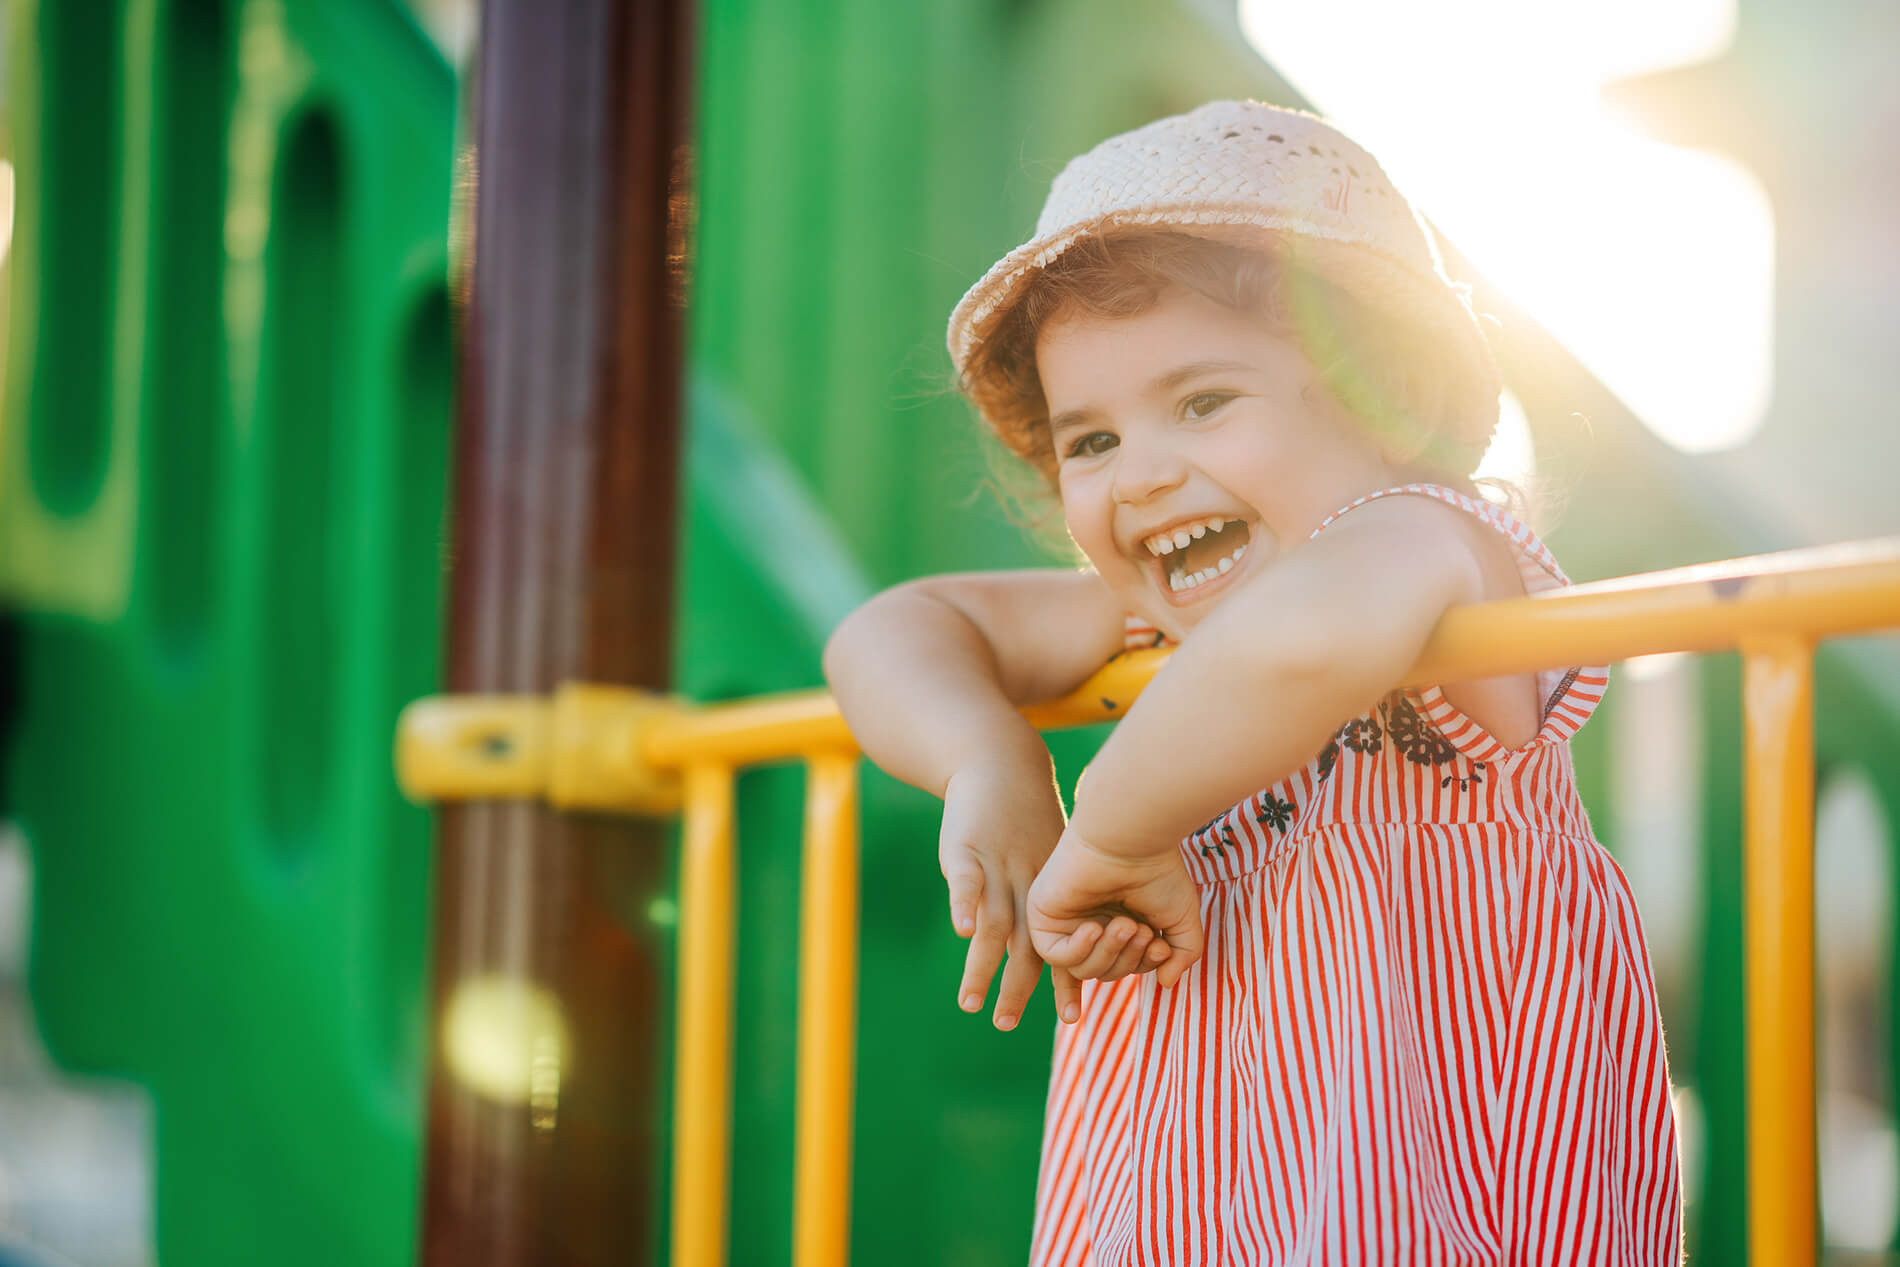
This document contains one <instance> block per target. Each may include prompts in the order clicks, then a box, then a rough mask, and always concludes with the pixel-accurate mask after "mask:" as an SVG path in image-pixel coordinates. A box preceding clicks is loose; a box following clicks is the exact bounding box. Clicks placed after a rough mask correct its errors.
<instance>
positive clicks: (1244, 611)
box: [1071, 589, 1410, 857]
mask: <svg viewBox="0 0 1900 1267" xmlns="http://www.w3.org/2000/svg"><path fill="white" fill-rule="evenodd" d="M1275 610H1276V604H1275V603H1274V602H1273V601H1272V594H1271V590H1270V589H1262V590H1261V591H1259V592H1257V593H1256V594H1254V595H1248V594H1236V595H1234V596H1233V598H1232V599H1230V600H1229V602H1228V605H1227V606H1226V607H1225V608H1224V609H1223V610H1222V611H1220V612H1218V613H1216V615H1215V617H1212V618H1210V619H1209V620H1207V621H1206V622H1204V623H1203V625H1202V626H1201V628H1200V629H1198V630H1197V631H1196V632H1195V635H1194V637H1193V638H1191V639H1189V640H1188V641H1187V642H1186V643H1185V644H1184V645H1183V646H1182V647H1181V649H1180V650H1179V651H1177V652H1175V654H1174V656H1173V657H1172V658H1171V659H1170V660H1169V662H1168V664H1167V666H1166V667H1165V668H1163V669H1162V670H1161V672H1160V673H1158V674H1157V675H1156V676H1155V679H1154V681H1153V682H1152V683H1151V684H1150V685H1149V687H1148V689H1147V690H1146V691H1145V692H1143V694H1142V696H1141V698H1140V699H1139V700H1137V701H1136V702H1135V704H1134V706H1133V707H1132V708H1130V709H1129V711H1128V715H1127V716H1126V717H1124V718H1123V719H1122V721H1121V723H1120V725H1119V726H1117V727H1116V729H1115V732H1114V734H1112V735H1111V736H1110V737H1109V739H1108V742H1107V743H1105V744H1104V745H1103V746H1102V750H1101V752H1100V753H1099V754H1097V756H1096V758H1095V760H1094V761H1093V762H1092V763H1091V764H1090V766H1089V770H1088V774H1087V778H1086V780H1085V782H1084V784H1083V786H1082V787H1081V788H1080V789H1078V791H1077V795H1076V806H1075V814H1074V817H1073V819H1072V820H1071V830H1072V831H1073V832H1074V833H1075V834H1077V835H1079V836H1080V837H1081V838H1082V839H1083V840H1085V841H1087V842H1088V843H1089V844H1090V845H1091V846H1092V847H1094V848H1096V849H1098V850H1100V851H1102V852H1104V853H1109V854H1115V855H1120V856H1124V857H1138V856H1142V855H1147V854H1152V853H1158V852H1162V851H1165V850H1170V849H1173V848H1175V847H1176V846H1177V844H1178V842H1179V841H1180V840H1181V838H1182V837H1183V836H1185V835H1187V834H1188V833H1189V832H1191V831H1193V830H1194V829H1195V828H1197V827H1199V826H1201V825H1202V824H1203V823H1205V822H1207V820H1208V819H1209V818H1211V817H1213V816H1214V815H1217V814H1219V813H1221V812H1222V811H1223V810H1226V809H1227V808H1229V807H1230V806H1232V805H1234V804H1235V803H1236V802H1238V801H1240V800H1242V799H1244V798H1245V797H1247V796H1249V795H1251V794H1253V793H1254V792H1257V791H1259V790H1260V789H1261V788H1263V787H1268V786H1271V785H1272V784H1274V783H1276V782H1278V781H1279V780H1281V779H1283V778H1285V777H1287V776H1288V775H1290V774H1292V773H1293V772H1294V771H1296V770H1298V769H1300V768H1301V767H1302V766H1304V765H1305V764H1306V763H1307V762H1309V761H1311V760H1312V759H1313V757H1314V755H1315V754H1316V753H1317V752H1318V751H1319V750H1320V748H1322V747H1323V746H1324V745H1325V743H1326V739H1327V737H1328V736H1329V735H1330V734H1331V733H1332V732H1333V731H1334V730H1335V729H1337V727H1338V726H1339V725H1340V723H1341V722H1343V721H1345V720H1346V719H1348V718H1350V717H1353V716H1356V715H1358V714H1359V713H1361V712H1363V711H1364V710H1366V709H1367V708H1370V707H1371V706H1372V705H1373V704H1375V703H1376V702H1377V701H1378V699H1379V697H1380V696H1381V695H1382V694H1384V692H1385V691H1386V690H1387V689H1389V688H1390V686H1391V684H1392V683H1393V682H1394V681H1396V680H1397V678H1398V676H1399V674H1400V673H1401V672H1402V671H1403V669H1404V668H1405V667H1406V666H1407V665H1409V663H1410V659H1409V658H1407V657H1408V656H1409V654H1410V652H1409V651H1408V650H1407V649H1406V648H1405V647H1404V646H1397V647H1395V646H1393V645H1391V644H1390V640H1389V639H1384V638H1381V637H1379V636H1377V635H1376V634H1375V635H1370V636H1369V635H1365V634H1361V633H1358V632H1355V631H1354V630H1352V629H1351V628H1349V627H1348V628H1334V629H1331V630H1326V629H1324V628H1322V626H1325V625H1328V624H1330V623H1331V622H1328V621H1325V620H1323V619H1318V620H1315V619H1311V618H1309V619H1308V620H1306V621H1299V622H1292V621H1287V620H1285V619H1284V618H1276V615H1275ZM1316 631H1317V633H1316Z"/></svg>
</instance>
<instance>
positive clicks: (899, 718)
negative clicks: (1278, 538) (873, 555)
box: [825, 571, 1151, 1029]
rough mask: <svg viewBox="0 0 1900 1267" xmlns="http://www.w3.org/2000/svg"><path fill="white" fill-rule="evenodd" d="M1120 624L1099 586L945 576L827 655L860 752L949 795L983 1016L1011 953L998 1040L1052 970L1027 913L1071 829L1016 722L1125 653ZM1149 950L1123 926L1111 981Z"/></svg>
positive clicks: (949, 850) (1060, 577)
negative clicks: (1040, 877)
mask: <svg viewBox="0 0 1900 1267" xmlns="http://www.w3.org/2000/svg"><path fill="white" fill-rule="evenodd" d="M1121 624H1122V616H1121V613H1120V611H1119V610H1118V609H1117V605H1116V604H1115V602H1114V600H1113V598H1112V597H1111V595H1110V594H1109V592H1108V589H1107V588H1106V587H1105V586H1104V585H1103V584H1102V583H1101V581H1100V580H1099V579H1097V578H1096V577H1095V576H1094V575H1093V574H1082V573H1075V572H1053V571H1050V572H1008V573H984V574H969V575H962V576H942V577H933V578H930V579H928V580H922V581H914V582H912V583H910V584H908V585H902V586H899V587H898V588H896V589H894V590H891V591H889V592H887V593H885V594H881V595H879V596H878V597H877V598H874V599H872V600H871V601H870V602H869V603H867V604H865V605H864V606H863V607H862V608H860V609H859V610H858V611H857V612H855V613H853V614H852V615H851V616H850V617H849V618H848V619H847V620H846V621H845V622H844V623H843V624H842V625H840V626H839V627H838V631H837V633H835V634H833V635H832V638H831V642H830V644H829V645H828V646H827V647H826V648H825V675H826V677H827V678H829V679H830V681H831V687H832V691H833V693H834V694H835V695H836V696H837V699H838V704H839V707H840V708H841V709H842V710H843V712H844V717H845V720H846V721H847V722H848V723H850V726H851V730H852V733H853V734H854V735H855V736H856V737H857V740H858V743H859V744H860V745H861V746H862V747H863V748H864V751H865V753H866V755H868V756H869V757H870V758H871V759H872V760H873V761H875V762H877V764H878V765H880V766H882V767H883V768H884V769H885V770H886V771H888V772H889V773H891V774H892V775H895V776H896V777H897V778H900V779H903V780H904V781H906V782H908V783H912V784H914V785H916V786H917V787H920V788H923V789H925V790H926V791H929V792H934V793H936V794H937V795H938V796H940V797H942V798H943V802H944V806H943V829H942V832H941V833H940V836H939V840H938V847H937V855H938V863H939V865H940V866H941V868H942V870H943V876H944V881H945V883H946V886H947V888H948V891H949V898H950V918H951V922H952V924H953V926H954V927H955V929H956V931H957V933H958V934H959V935H961V936H963V937H967V938H969V939H970V949H969V953H968V955H967V956H966V957H965V960H964V968H963V976H962V980H961V981H960V982H959V984H958V986H957V1002H958V1006H960V1007H962V1008H963V1010H965V1011H966V1012H974V1011H976V1010H977V1009H978V1008H980V1007H981V1006H982V1004H983V998H984V996H985V995H986V994H988V993H989V987H990V982H991V980H992V979H993V978H994V977H995V975H996V970H997V968H998V966H999V965H1001V964H1002V962H1003V959H1004V956H1005V954H1007V956H1008V959H1009V966H1008V967H1007V968H1006V969H1005V970H1004V972H1003V980H1002V985H1001V986H1000V987H999V989H998V990H997V995H996V1010H995V1021H996V1025H997V1027H998V1028H1000V1029H1011V1028H1013V1027H1014V1026H1015V1024H1016V1021H1017V1019H1018V1018H1019V1017H1020V1016H1021V1015H1022V1009H1023V1007H1024V1006H1025V1005H1026V1004H1027V1003H1028V1001H1029V996H1030V994H1031V993H1032V992H1033V991H1034V989H1035V986H1036V978H1037V977H1038V976H1039V975H1041V972H1042V960H1041V959H1039V958H1038V957H1037V956H1036V954H1035V951H1034V949H1033V948H1032V947H1031V945H1030V943H1029V933H1028V925H1027V923H1026V922H1025V921H1024V918H1023V902H1024V900H1025V898H1026V897H1027V894H1028V892H1029V886H1030V884H1031V882H1033V881H1034V879H1035V876H1036V872H1037V871H1038V870H1040V869H1041V867H1042V864H1043V862H1044V861H1045V860H1046V859H1047V858H1048V856H1049V853H1050V851H1051V850H1053V849H1054V848H1055V845H1056V841H1057V840H1058V839H1059V838H1060V837H1061V835H1062V826H1063V810H1062V800H1061V797H1060V796H1059V794H1058V793H1057V791H1056V786H1055V770H1054V767H1053V766H1052V764H1051V762H1050V760H1049V749H1048V748H1047V747H1046V746H1044V744H1043V742H1042V736H1040V735H1038V734H1037V733H1036V731H1035V728H1034V727H1032V726H1031V725H1030V724H1029V723H1028V722H1027V721H1025V720H1024V719H1023V717H1022V715H1021V714H1020V713H1019V712H1017V711H1016V710H1017V707H1018V706H1019V705H1022V704H1027V703H1032V702H1034V701H1036V700H1039V699H1044V698H1047V697H1049V696H1052V695H1059V694H1063V693H1065V692H1067V691H1068V690H1070V689H1072V688H1073V687H1075V686H1077V685H1079V684H1080V683H1081V682H1082V681H1083V680H1085V679H1086V678H1087V677H1088V676H1089V674H1091V673H1093V672H1094V671H1095V670H1096V669H1097V668H1099V667H1100V666H1101V664H1102V663H1103V662H1104V661H1105V660H1107V659H1108V657H1109V656H1110V655H1112V654H1114V652H1115V651H1117V650H1119V649H1120V646H1121V637H1120V634H1121ZM1150 937H1151V933H1150V932H1149V931H1147V930H1138V929H1136V927H1135V925H1134V923H1133V921H1127V920H1124V921H1122V925H1121V927H1119V928H1117V929H1116V930H1115V933H1114V936H1113V937H1112V938H1111V939H1110V941H1109V944H1110V946H1111V947H1112V948H1113V950H1114V951H1115V955H1114V962H1115V966H1114V967H1113V968H1111V969H1109V971H1111V972H1113V971H1128V970H1132V968H1133V967H1134V966H1135V965H1136V964H1139V962H1140V961H1141V955H1142V953H1143V952H1144V951H1145V950H1146V949H1147V948H1148V945H1149V941H1150ZM1098 957H1102V958H1105V957H1108V955H1107V952H1104V953H1103V955H1101V956H1098ZM1055 985H1056V994H1057V1005H1058V1007H1059V1008H1064V1009H1065V1010H1069V1011H1073V1009H1074V1006H1075V1003H1076V1000H1077V999H1078V998H1079V987H1078V986H1077V984H1076V982H1075V981H1074V980H1073V978H1071V977H1070V976H1069V975H1068V974H1066V973H1057V974H1055Z"/></svg>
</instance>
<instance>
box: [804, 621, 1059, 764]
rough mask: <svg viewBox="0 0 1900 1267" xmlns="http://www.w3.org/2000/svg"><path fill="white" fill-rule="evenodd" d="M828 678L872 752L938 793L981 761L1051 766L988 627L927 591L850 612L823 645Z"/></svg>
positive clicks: (873, 757) (879, 761)
mask: <svg viewBox="0 0 1900 1267" xmlns="http://www.w3.org/2000/svg"><path fill="white" fill-rule="evenodd" d="M825 677H826V679H827V680H828V681H829V682H830V684H831V689H832V693H833V695H834V696H835V697H836V698H837V701H838V707H839V709H840V710H841V711H842V712H843V714H844V718H845V721H846V723H847V724H849V726H850V727H851V733H852V735H853V736H854V737H855V738H856V739H857V741H858V745H859V746H860V747H862V748H863V749H864V753H865V755H866V756H868V757H870V758H871V760H872V761H874V762H876V763H877V765H878V766H879V767H880V768H881V769H883V770H884V771H885V772H886V773H888V774H890V775H892V776H893V777H895V778H898V779H902V780H903V781H904V782H906V783H909V784H911V785H912V786H914V787H919V788H922V789H924V790H925V791H927V792H930V793H933V794H934V795H937V796H942V795H943V791H944V785H945V784H947V783H948V782H949V780H950V776H951V775H953V774H955V773H956V772H957V771H958V770H960V769H963V768H964V767H966V766H968V765H971V764H974V763H976V762H978V761H983V760H998V759H1004V760H1021V759H1031V760H1040V761H1043V762H1048V761H1049V750H1048V748H1047V747H1046V746H1045V745H1044V744H1043V742H1042V738H1041V736H1039V735H1038V734H1037V733H1036V730H1035V728H1034V727H1033V726H1031V725H1030V724H1029V723H1028V722H1027V721H1025V720H1024V719H1023V716H1022V714H1021V713H1020V712H1018V711H1017V704H1016V703H1015V702H1012V701H1011V700H1010V698H1009V697H1008V695H1007V694H1006V693H1005V691H1004V688H1003V686H1002V675H1001V673H1000V672H999V669H998V666H997V663H996V657H995V653H994V652H993V651H992V649H991V648H990V645H989V643H988V642H987V641H986V640H985V639H984V637H983V634H982V633H981V631H980V630H978V629H977V628H976V626H975V625H973V624H972V623H971V622H970V621H969V619H968V618H966V617H965V616H964V615H963V614H962V613H961V612H959V611H958V610H957V609H956V608H954V607H952V606H950V605H949V604H947V603H944V602H941V601H939V600H937V599H935V598H933V597H931V596H930V595H929V594H927V593H922V592H919V591H916V590H911V589H898V590H892V591H890V592H888V593H885V594H881V595H879V596H878V597H877V598H875V599H873V600H872V601H871V602H869V603H867V604H865V605H864V606H863V607H861V608H859V609H858V610H857V611H856V612H854V613H852V614H851V616H850V617H849V618H847V619H846V620H845V622H844V623H843V624H842V625H840V626H839V627H838V630H837V632H836V633H834V634H833V635H832V637H831V640H830V642H829V643H828V644H827V645H826V647H825Z"/></svg>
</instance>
